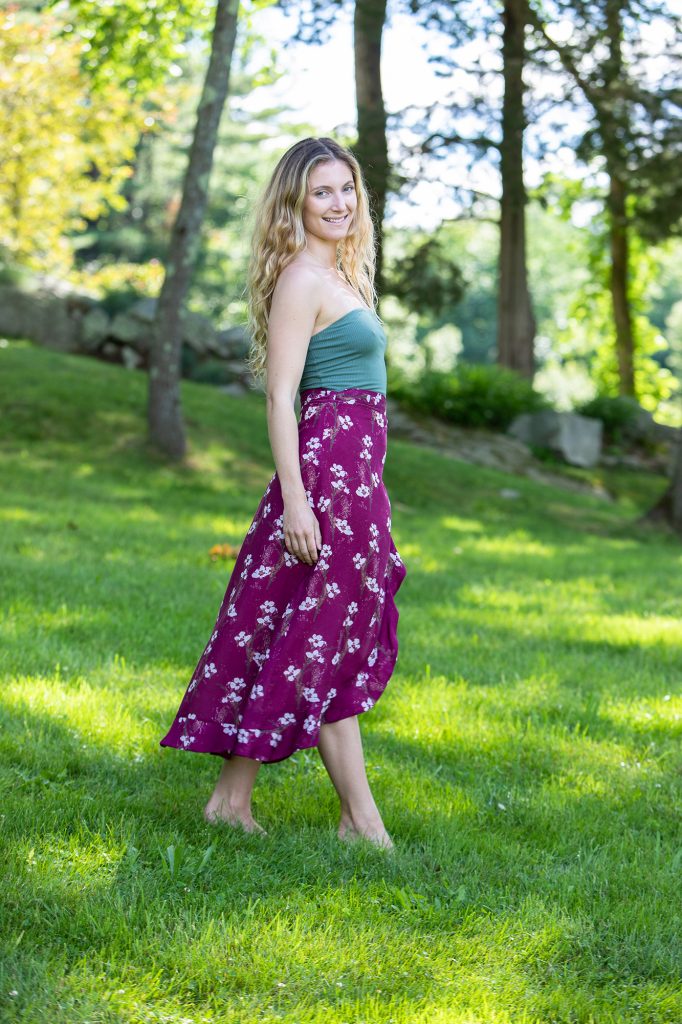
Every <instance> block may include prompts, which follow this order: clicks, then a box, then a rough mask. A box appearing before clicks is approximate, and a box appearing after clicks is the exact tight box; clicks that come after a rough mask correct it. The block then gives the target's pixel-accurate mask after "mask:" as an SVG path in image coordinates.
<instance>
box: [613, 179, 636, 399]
mask: <svg viewBox="0 0 682 1024" xmlns="http://www.w3.org/2000/svg"><path fill="white" fill-rule="evenodd" d="M607 204H608V212H609V246H610V252H611V267H610V273H609V287H610V290H611V303H612V308H613V322H614V325H615V328H616V358H617V362H618V390H619V392H620V394H621V395H633V396H634V394H635V368H634V349H635V345H634V336H633V330H632V315H631V312H630V295H629V292H630V289H629V272H628V262H629V260H628V224H627V214H626V209H625V186H624V185H623V183H622V181H621V180H620V179H619V177H618V175H617V174H616V173H611V178H610V185H609V196H608V200H607Z"/></svg>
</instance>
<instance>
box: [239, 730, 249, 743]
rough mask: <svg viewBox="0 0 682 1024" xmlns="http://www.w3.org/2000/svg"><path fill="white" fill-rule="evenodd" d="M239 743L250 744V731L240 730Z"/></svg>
mask: <svg viewBox="0 0 682 1024" xmlns="http://www.w3.org/2000/svg"><path fill="white" fill-rule="evenodd" d="M237 742H238V743H248V742H249V730H248V729H240V730H239V732H238V733H237Z"/></svg>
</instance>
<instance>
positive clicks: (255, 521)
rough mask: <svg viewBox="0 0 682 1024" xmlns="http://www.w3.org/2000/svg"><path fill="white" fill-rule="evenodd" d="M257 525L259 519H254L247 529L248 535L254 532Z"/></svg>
mask: <svg viewBox="0 0 682 1024" xmlns="http://www.w3.org/2000/svg"><path fill="white" fill-rule="evenodd" d="M257 526H258V520H257V519H254V521H253V522H252V523H251V526H250V527H249V528H248V530H247V531H246V536H247V537H248V536H249V534H251V533H253V531H254V530H255V529H256V527H257Z"/></svg>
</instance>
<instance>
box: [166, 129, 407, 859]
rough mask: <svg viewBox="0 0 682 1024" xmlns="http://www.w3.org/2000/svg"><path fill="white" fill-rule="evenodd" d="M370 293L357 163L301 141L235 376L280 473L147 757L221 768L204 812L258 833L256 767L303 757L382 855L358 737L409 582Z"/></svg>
mask: <svg viewBox="0 0 682 1024" xmlns="http://www.w3.org/2000/svg"><path fill="white" fill-rule="evenodd" d="M373 282H374V241H373V229H372V222H371V219H370V215H369V204H368V199H367V193H366V190H365V186H364V183H363V179H362V173H361V170H360V167H359V165H358V162H357V160H356V159H355V157H354V156H353V154H352V153H351V152H350V151H349V150H347V149H345V148H343V147H342V146H340V145H339V144H338V143H336V142H335V141H334V140H333V139H329V138H320V139H314V138H309V139H304V140H303V141H302V142H299V143H297V144H296V145H294V146H293V147H291V149H289V150H288V151H287V152H286V153H285V154H284V156H283V157H282V158H281V159H280V161H279V163H278V164H277V167H276V168H275V170H274V172H273V175H272V178H271V180H270V182H269V184H268V186H267V188H266V190H265V192H264V195H263V197H262V200H261V201H260V203H259V205H258V207H257V211H256V222H255V228H254V231H253V241H252V258H251V264H250V270H249V282H248V289H247V290H248V299H249V318H250V326H251V331H252V337H253V341H252V348H251V352H250V359H249V364H250V367H251V369H252V371H253V373H254V375H255V377H256V378H257V379H260V380H265V382H266V395H267V421H268V434H269V438H270V443H271V446H272V452H273V456H274V461H275V465H276V472H275V474H274V475H273V477H272V478H271V480H270V483H269V485H268V487H267V489H266V491H265V493H264V495H263V497H262V499H261V502H260V504H259V506H258V509H257V511H256V514H255V516H254V518H253V521H252V523H251V526H250V528H249V530H248V532H247V534H246V537H245V540H244V543H243V544H242V546H241V548H240V551H239V555H238V557H237V560H236V563H235V566H234V570H233V572H232V575H231V578H230V581H229V583H228V586H227V591H226V593H225V597H224V599H223V602H222V605H221V608H220V612H219V614H218V619H217V621H216V624H215V627H214V630H213V633H212V636H211V638H210V640H209V642H208V645H207V646H206V649H205V650H204V653H203V655H202V657H201V659H200V661H199V664H198V665H197V668H196V670H195V672H194V675H193V676H192V680H191V682H190V684H189V687H188V689H187V692H186V694H185V696H184V698H183V701H182V703H181V705H180V708H179V710H178V713H177V715H176V718H175V721H174V722H173V725H172V727H171V729H170V731H169V732H168V734H167V735H166V736H165V737H164V739H163V740H161V745H162V746H173V747H178V748H179V749H184V750H194V751H199V752H204V753H212V754H217V755H219V756H221V757H223V758H224V759H225V760H224V764H223V766H222V770H221V772H220V776H219V778H218V781H217V783H216V787H215V790H214V792H213V795H212V796H211V798H210V799H209V801H208V803H207V805H206V807H205V809H204V816H205V818H206V819H207V820H208V821H211V822H215V821H227V822H230V823H231V824H237V823H239V824H241V825H242V826H243V827H244V828H245V829H246V830H247V831H260V832H263V829H262V828H261V826H260V825H259V824H258V823H257V822H256V821H255V820H254V818H253V815H252V813H251V792H252V789H253V785H254V782H255V779H256V774H257V772H258V769H259V768H260V765H261V764H262V763H272V762H276V761H281V760H283V759H284V758H286V757H289V756H290V755H291V754H293V753H294V752H295V751H296V750H302V749H305V748H308V747H314V746H317V747H319V750H320V755H321V757H322V760H323V763H324V765H325V767H326V769H327V771H328V772H329V775H330V777H331V780H332V782H333V784H334V786H335V788H336V791H337V793H338V795H339V799H340V804H341V816H340V822H339V827H338V835H339V837H340V838H341V839H353V838H356V837H358V836H364V837H365V838H367V839H369V840H370V841H371V842H373V843H375V844H377V845H379V846H383V847H387V848H390V847H392V845H393V844H392V841H391V839H390V836H389V835H388V832H387V831H386V828H385V826H384V823H383V821H382V818H381V815H380V813H379V810H378V808H377V806H376V803H375V802H374V798H373V796H372V793H371V790H370V787H369V783H368V781H367V775H366V772H365V765H364V759H363V751H362V742H361V736H360V729H359V723H358V715H359V714H361V713H362V712H364V711H367V710H369V708H371V707H372V706H373V705H374V704H375V703H376V701H377V699H378V698H379V696H380V695H381V693H382V692H383V690H384V688H385V686H386V684H387V682H388V680H389V678H390V676H391V674H392V672H393V669H394V666H395V662H396V659H397V653H398V644H397V624H398V610H397V608H396V605H395V602H394V597H395V594H396V592H397V591H398V589H399V587H400V585H401V583H402V581H403V579H404V577H405V575H406V570H405V567H404V565H403V562H402V561H401V559H400V556H399V555H398V552H397V551H396V548H395V545H394V543H393V539H392V537H391V533H390V529H391V518H390V511H391V509H390V503H389V499H388V495H387V493H386V489H385V487H384V484H383V480H382V471H383V464H384V460H385V458H386V426H387V423H386V367H385V362H384V351H385V346H386V336H385V334H384V332H383V329H382V327H381V322H380V321H379V318H378V317H377V315H376V313H375V312H374V301H375V292H374V283H373ZM299 391H300V398H301V416H300V420H299V421H298V422H297V420H296V413H295V399H296V394H297V392H299Z"/></svg>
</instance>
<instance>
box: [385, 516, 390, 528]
mask: <svg viewBox="0 0 682 1024" xmlns="http://www.w3.org/2000/svg"><path fill="white" fill-rule="evenodd" d="M386 529H387V530H390V529H391V517H390V516H388V518H387V519H386Z"/></svg>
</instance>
